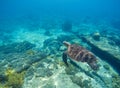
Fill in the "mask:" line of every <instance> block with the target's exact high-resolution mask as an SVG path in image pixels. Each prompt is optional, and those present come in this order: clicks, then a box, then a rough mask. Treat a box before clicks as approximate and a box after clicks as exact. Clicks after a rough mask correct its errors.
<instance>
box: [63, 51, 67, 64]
mask: <svg viewBox="0 0 120 88" xmlns="http://www.w3.org/2000/svg"><path fill="white" fill-rule="evenodd" d="M62 59H63V61H64V63H65V64H66V65H67V66H68V63H67V53H66V52H64V53H63V55H62Z"/></svg>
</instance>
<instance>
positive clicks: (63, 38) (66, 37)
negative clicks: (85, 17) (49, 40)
mask: <svg viewBox="0 0 120 88" xmlns="http://www.w3.org/2000/svg"><path fill="white" fill-rule="evenodd" d="M74 38H75V36H74V35H60V36H58V37H57V41H59V42H60V43H61V44H62V43H63V41H71V40H73V39H74Z"/></svg>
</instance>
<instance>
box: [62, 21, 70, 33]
mask: <svg viewBox="0 0 120 88" xmlns="http://www.w3.org/2000/svg"><path fill="white" fill-rule="evenodd" d="M62 30H63V31H65V32H71V31H72V23H71V22H70V21H68V20H67V21H65V22H64V23H63V24H62Z"/></svg>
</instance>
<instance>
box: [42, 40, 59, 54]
mask: <svg viewBox="0 0 120 88" xmlns="http://www.w3.org/2000/svg"><path fill="white" fill-rule="evenodd" d="M60 46H61V44H60V42H59V41H57V40H56V39H53V38H49V39H47V40H45V41H44V43H43V50H44V51H47V52H46V53H48V54H56V53H57V52H58V51H59V49H60Z"/></svg>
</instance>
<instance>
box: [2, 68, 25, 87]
mask: <svg viewBox="0 0 120 88" xmlns="http://www.w3.org/2000/svg"><path fill="white" fill-rule="evenodd" d="M5 76H6V78H7V80H6V82H5V83H0V88H21V87H22V84H23V83H24V76H25V72H21V73H17V72H16V71H15V70H13V69H7V70H6V71H5Z"/></svg>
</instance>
